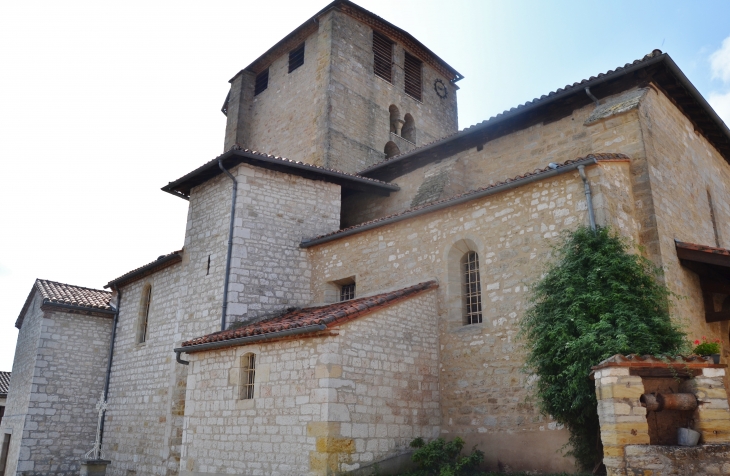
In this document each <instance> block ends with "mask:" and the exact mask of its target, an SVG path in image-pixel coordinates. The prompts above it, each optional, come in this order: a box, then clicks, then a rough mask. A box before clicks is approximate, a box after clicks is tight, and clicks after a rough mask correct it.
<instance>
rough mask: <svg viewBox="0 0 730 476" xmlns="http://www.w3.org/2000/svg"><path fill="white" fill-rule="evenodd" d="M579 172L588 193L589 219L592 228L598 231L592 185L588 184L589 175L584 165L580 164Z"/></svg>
mask: <svg viewBox="0 0 730 476" xmlns="http://www.w3.org/2000/svg"><path fill="white" fill-rule="evenodd" d="M578 173H579V174H580V178H581V179H582V180H583V187H584V189H585V194H586V204H587V205H588V220H589V221H590V224H591V230H593V231H596V215H595V214H594V213H593V197H592V196H591V186H590V185H589V184H588V177H586V171H585V166H584V165H579V166H578Z"/></svg>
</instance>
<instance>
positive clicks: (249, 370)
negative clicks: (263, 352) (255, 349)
mask: <svg viewBox="0 0 730 476" xmlns="http://www.w3.org/2000/svg"><path fill="white" fill-rule="evenodd" d="M255 379H256V354H252V353H248V354H245V355H243V356H242V357H241V385H240V387H241V392H240V399H241V400H250V399H252V398H253V390H254V381H255Z"/></svg>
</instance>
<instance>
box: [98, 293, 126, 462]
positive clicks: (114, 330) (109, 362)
mask: <svg viewBox="0 0 730 476" xmlns="http://www.w3.org/2000/svg"><path fill="white" fill-rule="evenodd" d="M114 290H115V291H116V292H117V306H116V307H117V308H116V312H115V313H114V320H113V321H112V337H111V342H110V343H109V359H108V360H107V363H106V379H105V380H104V400H107V398H108V395H109V378H110V377H111V374H112V358H113V357H114V341H115V338H116V336H117V322H118V321H119V308H120V307H121V305H122V290H121V289H119V288H118V287H117V286H114ZM105 420H106V410H104V413H103V414H102V415H101V423H100V425H99V447H100V448H101V445H102V444H103V443H104V421H105Z"/></svg>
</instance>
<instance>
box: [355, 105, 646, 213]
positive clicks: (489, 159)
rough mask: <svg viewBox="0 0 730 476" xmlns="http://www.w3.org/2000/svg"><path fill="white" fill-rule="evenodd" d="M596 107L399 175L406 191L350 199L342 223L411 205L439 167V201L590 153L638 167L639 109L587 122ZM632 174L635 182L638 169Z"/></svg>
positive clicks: (396, 179) (640, 152) (514, 133)
mask: <svg viewBox="0 0 730 476" xmlns="http://www.w3.org/2000/svg"><path fill="white" fill-rule="evenodd" d="M624 94H629V93H624ZM619 96H620V95H619ZM594 109H595V106H593V105H589V106H585V107H583V108H581V109H577V110H575V111H573V113H572V114H571V115H570V116H568V117H565V118H563V119H560V120H558V121H555V122H550V123H548V124H537V125H533V126H530V127H527V128H525V129H522V130H520V131H517V132H513V133H511V134H508V135H505V136H502V137H499V138H497V139H495V140H492V141H490V142H487V143H486V144H484V146H483V150H481V151H478V150H476V148H472V149H469V150H465V151H463V152H459V153H458V154H455V155H453V156H451V157H447V158H444V159H443V160H441V161H439V162H436V163H431V164H428V165H425V166H423V167H421V168H419V169H417V170H414V171H412V172H410V173H407V174H404V175H402V176H399V177H396V178H394V179H393V182H395V183H397V184H398V185H399V186H400V187H401V191H399V192H398V193H396V194H392V195H391V196H390V197H376V198H373V197H369V196H365V195H363V194H358V195H354V196H352V197H349V198H347V199H346V200H345V201H344V203H343V224H344V226H350V225H354V224H357V223H362V222H365V221H369V220H372V219H374V218H378V217H381V216H385V215H389V214H391V213H398V212H400V211H403V210H405V209H407V208H409V207H410V206H411V203H412V201H413V199H414V197H415V196H416V195H417V194H418V191H419V188H420V186H421V184H423V183H424V181H425V179H426V178H427V177H428V176H429V175H431V174H433V172H434V171H436V170H437V169H438V170H445V171H447V172H448V184H447V186H446V187H445V188H444V189H443V192H442V193H441V194H440V195H439V196H437V197H435V198H434V199H443V198H448V197H449V196H453V195H456V194H459V193H463V192H465V191H468V190H473V189H477V188H480V187H486V186H488V185H490V184H492V183H495V182H499V181H501V180H505V179H507V178H512V177H515V176H517V175H522V174H524V173H526V172H532V171H533V170H535V169H536V168H544V167H546V166H547V165H548V164H549V163H550V162H558V163H562V162H565V161H566V160H572V159H575V158H578V157H582V156H585V155H588V154H590V153H598V152H614V153H623V154H626V155H627V156H629V157H631V159H632V165H631V167H632V171H633V170H634V169H636V165H637V163H638V161H640V160H641V159H642V158H643V156H644V149H643V144H642V136H641V128H640V125H639V117H638V114H637V110H636V109H631V110H628V111H626V112H625V113H623V114H620V115H617V116H611V117H609V118H607V119H605V120H602V121H597V122H592V123H591V124H590V125H584V124H585V122H586V120H587V119H588V117H589V116H590V115H591V113H592V112H593V111H594ZM632 175H633V180H636V179H637V177H636V172H632Z"/></svg>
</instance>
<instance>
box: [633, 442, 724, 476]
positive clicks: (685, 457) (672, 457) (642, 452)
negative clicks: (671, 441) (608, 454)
mask: <svg viewBox="0 0 730 476" xmlns="http://www.w3.org/2000/svg"><path fill="white" fill-rule="evenodd" d="M624 450H625V455H626V475H627V476H704V475H711V474H712V475H715V474H730V444H723V445H701V446H692V447H686V446H658V445H629V446H626V447H625V448H624Z"/></svg>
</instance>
